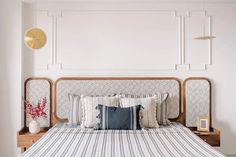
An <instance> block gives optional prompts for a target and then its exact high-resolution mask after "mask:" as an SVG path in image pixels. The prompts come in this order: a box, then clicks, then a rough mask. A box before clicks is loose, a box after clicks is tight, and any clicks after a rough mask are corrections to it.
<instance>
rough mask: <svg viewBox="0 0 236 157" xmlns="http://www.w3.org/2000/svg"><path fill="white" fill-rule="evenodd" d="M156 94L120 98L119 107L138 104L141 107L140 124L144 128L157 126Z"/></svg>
mask: <svg viewBox="0 0 236 157" xmlns="http://www.w3.org/2000/svg"><path fill="white" fill-rule="evenodd" d="M156 101H157V99H156V96H153V97H146V98H121V99H120V105H121V107H131V106H136V105H138V104H140V105H141V106H142V107H143V109H141V110H140V124H141V126H142V127H144V128H158V127H159V125H158V122H157V118H156V111H157V109H156Z"/></svg>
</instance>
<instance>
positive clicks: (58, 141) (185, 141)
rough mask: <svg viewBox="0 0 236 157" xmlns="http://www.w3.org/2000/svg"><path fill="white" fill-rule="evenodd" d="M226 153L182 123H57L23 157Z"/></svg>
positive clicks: (167, 156) (192, 156)
mask: <svg viewBox="0 0 236 157" xmlns="http://www.w3.org/2000/svg"><path fill="white" fill-rule="evenodd" d="M29 156H36V157H161V156H163V157H185V156H186V157H222V156H224V155H223V154H222V153H220V152H218V151H217V150H215V149H214V148H213V147H211V146H210V145H208V144H207V143H205V142H204V141H203V140H201V139H200V138H199V137H197V136H196V135H195V134H193V133H192V132H191V131H190V130H189V129H188V128H186V127H183V126H182V125H180V124H178V123H172V124H171V125H170V126H168V127H161V128H158V129H150V130H140V131H131V130H130V131H125V130H123V131H122V130H92V129H87V130H85V129H79V128H72V127H63V126H62V127H53V128H52V129H50V130H49V131H48V133H46V134H45V135H44V136H43V137H42V138H41V139H40V140H39V141H38V142H36V143H35V144H34V145H33V146H32V147H30V148H29V149H28V150H27V151H26V152H24V153H23V157H29Z"/></svg>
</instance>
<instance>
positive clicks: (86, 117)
mask: <svg viewBox="0 0 236 157" xmlns="http://www.w3.org/2000/svg"><path fill="white" fill-rule="evenodd" d="M81 101H82V104H83V105H82V106H83V120H82V124H81V127H89V128H90V127H92V128H95V127H96V126H97V124H98V123H99V122H100V119H99V118H98V115H99V110H98V107H97V106H98V104H101V105H105V106H114V107H118V106H119V98H118V97H117V96H112V97H110V96H105V97H103V96H98V97H91V96H86V97H83V98H81Z"/></svg>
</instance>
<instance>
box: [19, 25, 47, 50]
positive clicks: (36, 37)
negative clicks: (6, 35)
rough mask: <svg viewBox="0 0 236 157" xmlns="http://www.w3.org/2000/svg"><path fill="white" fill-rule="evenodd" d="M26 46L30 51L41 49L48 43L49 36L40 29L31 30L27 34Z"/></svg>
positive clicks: (25, 38)
mask: <svg viewBox="0 0 236 157" xmlns="http://www.w3.org/2000/svg"><path fill="white" fill-rule="evenodd" d="M24 41H25V45H26V46H27V47H28V48H30V49H33V50H35V49H40V48H42V47H44V45H45V44H46V42H47V36H46V34H45V33H44V31H43V30H42V29H40V28H31V29H29V30H28V31H26V33H25V37H24Z"/></svg>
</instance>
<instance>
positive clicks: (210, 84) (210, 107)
mask: <svg viewBox="0 0 236 157" xmlns="http://www.w3.org/2000/svg"><path fill="white" fill-rule="evenodd" d="M201 80H202V81H206V82H207V83H208V84H209V98H208V99H209V126H210V127H212V82H211V80H210V79H208V78H206V77H189V78H186V79H185V80H184V82H183V85H182V96H183V107H184V108H183V109H184V114H185V115H184V117H185V124H186V117H187V116H186V112H187V110H186V106H187V104H186V103H187V102H186V100H187V92H186V90H187V83H188V82H189V81H201Z"/></svg>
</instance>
